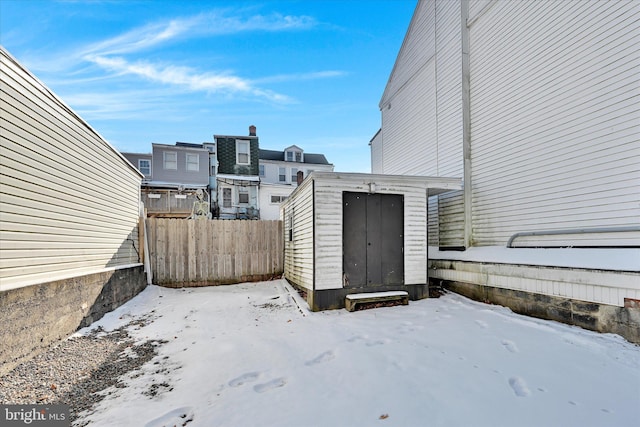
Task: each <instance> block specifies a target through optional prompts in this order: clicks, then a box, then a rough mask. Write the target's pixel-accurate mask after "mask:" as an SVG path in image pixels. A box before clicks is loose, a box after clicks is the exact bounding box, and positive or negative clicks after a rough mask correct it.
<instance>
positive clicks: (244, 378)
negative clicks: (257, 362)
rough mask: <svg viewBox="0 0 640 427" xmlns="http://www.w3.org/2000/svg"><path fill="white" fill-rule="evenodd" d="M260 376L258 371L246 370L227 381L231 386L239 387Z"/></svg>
mask: <svg viewBox="0 0 640 427" xmlns="http://www.w3.org/2000/svg"><path fill="white" fill-rule="evenodd" d="M259 376H260V372H248V373H246V374H243V375H240V376H239V377H237V378H234V379H232V380H231V381H229V385H230V386H231V387H240V386H241V385H242V384H244V383H248V382H251V381H255V380H257V379H258V377H259Z"/></svg>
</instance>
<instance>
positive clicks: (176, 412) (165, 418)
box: [144, 406, 194, 427]
mask: <svg viewBox="0 0 640 427" xmlns="http://www.w3.org/2000/svg"><path fill="white" fill-rule="evenodd" d="M193 418H194V412H193V408H192V407H190V406H183V407H181V408H176V409H172V410H171V411H169V412H167V413H165V414H164V415H161V416H159V417H158V418H155V419H153V420H151V421H149V422H147V423H146V424H145V425H144V427H163V426H168V425H169V426H173V425H178V426H183V425H186V424H187V423H190V422H191V421H193Z"/></svg>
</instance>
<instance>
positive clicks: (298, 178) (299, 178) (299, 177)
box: [296, 171, 304, 185]
mask: <svg viewBox="0 0 640 427" xmlns="http://www.w3.org/2000/svg"><path fill="white" fill-rule="evenodd" d="M296 181H297V182H298V185H300V184H302V181H304V172H302V171H298V173H297V174H296Z"/></svg>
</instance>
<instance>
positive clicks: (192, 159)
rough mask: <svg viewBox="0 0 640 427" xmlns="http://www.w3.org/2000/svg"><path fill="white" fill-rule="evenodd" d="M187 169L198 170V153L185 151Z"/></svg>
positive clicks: (189, 170)
mask: <svg viewBox="0 0 640 427" xmlns="http://www.w3.org/2000/svg"><path fill="white" fill-rule="evenodd" d="M186 157H187V171H188V172H198V171H199V170H200V155H198V154H193V153H187V156H186Z"/></svg>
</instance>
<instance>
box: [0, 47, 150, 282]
mask: <svg viewBox="0 0 640 427" xmlns="http://www.w3.org/2000/svg"><path fill="white" fill-rule="evenodd" d="M0 59H1V64H2V67H0V70H1V71H0V80H1V82H2V84H1V85H0V90H1V93H2V96H1V97H0V110H1V114H0V128H1V130H0V135H1V136H0V141H1V145H2V156H0V166H1V167H0V175H1V176H0V196H1V198H2V203H1V205H0V206H1V208H0V220H1V223H2V227H1V230H2V231H0V291H2V290H8V289H11V288H16V287H21V286H27V285H31V284H36V283H42V282H47V281H51V280H57V279H63V278H69V277H74V276H80V275H84V274H90V273H95V272H99V271H102V270H104V269H106V268H119V267H125V266H130V265H132V264H137V263H139V257H138V253H137V251H138V250H139V248H137V246H138V228H137V225H138V216H139V215H138V214H139V198H140V195H139V194H140V193H139V191H140V190H139V189H140V183H141V180H142V177H141V176H140V175H139V174H138V172H137V171H136V170H135V169H134V168H133V167H132V166H131V165H130V164H129V163H128V162H126V161H125V160H124V158H123V157H122V156H121V155H120V154H119V153H118V152H117V151H115V149H113V147H111V146H110V145H109V144H108V143H107V142H106V141H104V140H103V139H102V138H101V137H100V136H99V135H98V134H97V133H96V132H95V131H94V130H93V129H92V128H91V127H90V126H89V125H88V124H87V123H86V122H84V121H83V120H82V119H81V118H80V117H78V116H77V115H76V114H75V113H74V112H73V111H72V110H70V109H69V107H67V106H66V105H65V104H64V103H63V102H62V101H61V100H60V99H59V98H57V97H56V96H55V95H54V94H53V93H52V92H51V91H50V90H49V89H48V88H46V87H45V86H44V85H43V84H42V83H40V81H38V80H37V79H36V78H35V77H33V75H31V74H30V73H29V72H28V71H27V70H25V69H24V68H22V67H21V66H20V65H19V64H18V63H16V62H15V61H14V59H13V58H11V57H10V56H9V55H8V54H7V53H6V52H5V51H4V50H3V49H0ZM134 245H135V246H134Z"/></svg>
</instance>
